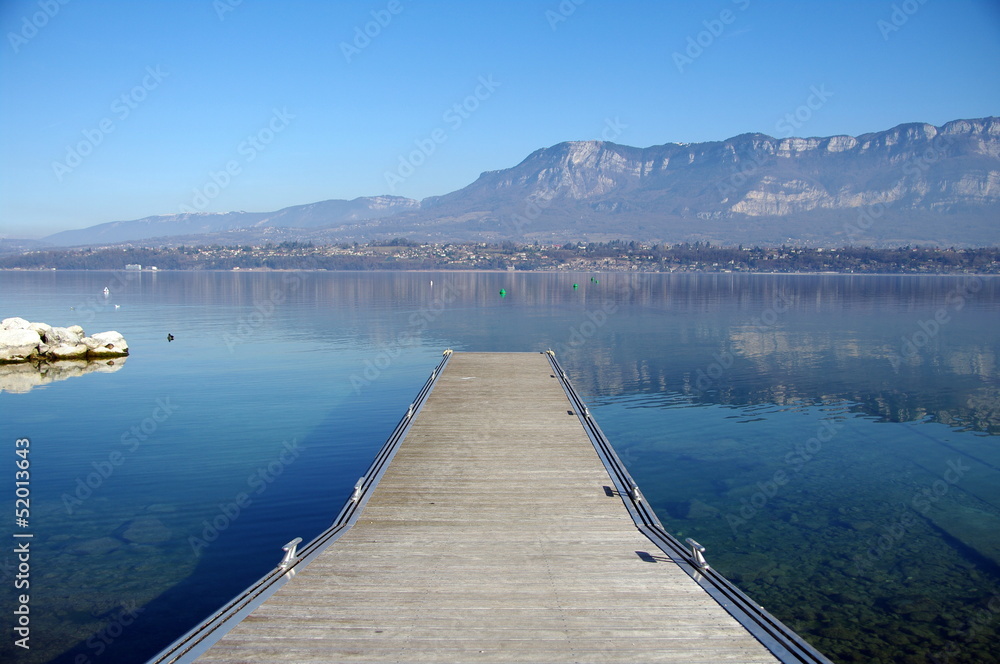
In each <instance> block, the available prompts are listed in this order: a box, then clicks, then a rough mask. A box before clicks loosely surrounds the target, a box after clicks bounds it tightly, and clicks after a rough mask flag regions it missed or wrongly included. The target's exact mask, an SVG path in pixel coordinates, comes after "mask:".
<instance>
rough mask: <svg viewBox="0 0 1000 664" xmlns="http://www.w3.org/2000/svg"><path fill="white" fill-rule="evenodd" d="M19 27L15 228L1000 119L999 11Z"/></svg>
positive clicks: (254, 17)
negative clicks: (753, 137) (615, 153)
mask: <svg viewBox="0 0 1000 664" xmlns="http://www.w3.org/2000/svg"><path fill="white" fill-rule="evenodd" d="M366 32H367V34H366ZM0 33H2V35H3V37H4V39H3V43H2V44H0V237H41V236H44V235H47V234H49V233H53V232H56V231H59V230H64V229H69V228H81V227H84V226H90V225H93V224H98V223H103V222H106V221H116V220H126V219H136V218H140V217H144V216H149V215H153V214H169V213H175V212H180V211H191V210H194V211H206V212H217V211H226V210H252V211H268V210H276V209H280V208H282V207H286V206H289V205H297V204H302V203H311V202H315V201H320V200H326V199H331V198H345V199H351V198H355V197H358V196H371V195H378V194H390V193H391V194H396V195H400V196H408V197H411V198H417V199H420V198H424V197H427V196H433V195H440V194H444V193H447V192H449V191H453V190H455V189H458V188H461V187H463V186H465V185H467V184H469V183H470V182H472V181H474V180H475V179H476V178H477V177H478V176H479V174H480V173H481V172H483V171H486V170H494V169H501V168H508V167H511V166H514V165H516V164H517V163H518V162H520V161H521V160H522V159H523V158H524V157H526V156H527V155H528V154H530V153H531V152H532V151H534V150H536V149H538V148H541V147H547V146H550V145H554V144H556V143H559V142H561V141H568V140H586V139H602V138H603V139H611V140H613V141H615V142H617V143H623V144H627V145H635V146H641V147H645V146H649V145H659V144H663V143H668V142H697V141H707V140H721V139H725V138H728V137H731V136H734V135H737V134H741V133H745V132H763V133H767V134H770V135H772V136H786V135H791V134H794V135H797V136H828V135H834V134H852V135H857V134H860V133H864V132H869V131H878V130H882V129H887V128H889V127H892V126H895V125H897V124H900V123H903V122H929V123H932V124H936V125H940V124H943V123H944V122H947V121H949V120H953V119H958V118H972V117H983V116H987V115H998V114H1000V75H998V63H1000V3H998V2H997V1H996V0H948V1H945V0H923V1H921V0H904V1H899V0H895V1H891V0H890V1H885V2H883V1H879V0H865V1H860V0H838V1H836V2H834V1H829V2H828V1H818V0H817V1H809V2H802V1H798V2H793V1H791V0H774V1H771V2H766V1H765V0H710V1H704V2H672V1H663V2H652V1H648V2H630V1H628V0H624V1H623V0H615V1H612V0H507V1H505V2H500V1H482V2H477V1H466V2H443V1H435V0H372V1H367V0H365V1H353V0H351V1H343V2H319V1H315V2H308V1H304V0H298V1H296V0H291V1H282V2H278V1H277V0H273V1H267V0H173V1H169V2H168V1H167V0H159V1H152V0H134V1H130V2H124V1H120V2H109V1H103V0H90V1H84V0H30V1H28V0H24V1H22V0H3V1H2V2H0Z"/></svg>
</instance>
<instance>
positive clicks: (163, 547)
mask: <svg viewBox="0 0 1000 664" xmlns="http://www.w3.org/2000/svg"><path fill="white" fill-rule="evenodd" d="M432 281H433V286H432V285H431V282H432ZM574 283H576V284H577V285H578V288H576V289H574V288H573V287H572V286H573V284H574ZM997 283H998V282H997V281H996V280H995V279H989V278H976V277H895V276H886V277H870V276H865V277H854V276H835V275H829V276H827V275H824V276H800V275H781V276H766V275H757V276H751V275H683V276H681V275H623V274H612V275H589V274H521V273H410V274H404V273H323V272H311V273H310V272H303V273H279V272H275V273H229V272H224V273H223V272H200V273H198V272H192V273H169V272H162V273H157V274H153V273H148V272H147V273H142V274H130V273H101V272H33V273H22V272H6V273H0V293H2V295H0V305H2V307H0V317H8V316H15V315H16V316H21V317H23V318H28V319H30V320H33V321H44V322H47V323H50V324H53V325H71V324H75V323H78V324H80V325H82V326H83V327H84V329H85V330H86V331H87V332H88V333H92V332H98V331H105V330H110V329H115V330H118V331H119V332H121V333H123V334H124V335H125V337H126V339H127V340H128V342H129V345H130V347H131V355H130V357H129V358H128V360H127V363H125V365H124V366H122V367H121V368H120V369H119V370H117V371H115V372H113V373H87V374H85V375H78V376H71V377H68V378H66V379H65V380H60V381H58V382H51V383H47V384H45V385H43V386H41V387H36V388H34V389H32V390H30V391H28V392H22V393H12V392H3V393H0V411H2V424H0V441H7V442H6V443H4V445H6V446H7V449H8V455H9V457H10V460H11V462H12V463H13V461H14V460H15V456H14V454H15V443H14V441H15V440H16V439H18V438H23V437H28V438H30V440H31V472H32V475H31V491H32V504H31V525H30V528H28V529H27V530H29V531H30V532H31V534H33V535H34V537H33V540H32V545H31V546H32V556H31V579H30V580H31V588H30V590H31V609H32V623H31V626H32V631H31V645H32V648H31V650H30V651H27V652H25V651H20V650H19V649H15V648H14V647H13V646H12V645H11V644H10V642H5V643H2V644H0V656H2V657H3V658H4V660H5V661H10V660H13V661H24V662H29V661H30V662H45V661H52V660H55V661H74V660H75V659H76V658H77V657H83V658H84V659H83V660H81V661H102V660H103V661H115V662H141V661H145V659H146V658H148V657H149V656H151V655H152V654H154V653H155V652H156V651H157V650H159V649H160V648H161V647H163V646H164V645H166V644H167V643H169V641H171V640H172V639H173V638H176V637H177V636H179V635H180V634H181V633H183V632H184V631H185V630H186V629H188V628H189V627H191V626H193V625H194V624H195V623H196V622H197V621H198V620H199V619H200V618H202V617H203V616H204V615H206V614H207V613H209V612H211V611H212V610H213V609H214V608H216V607H217V606H218V605H220V604H221V603H222V602H224V601H225V600H226V599H228V598H229V597H231V596H232V595H234V594H236V593H237V592H239V591H240V590H242V589H243V588H244V587H245V586H246V585H248V584H249V583H250V582H252V581H253V580H254V579H256V578H257V577H259V576H260V575H261V574H263V573H264V572H266V571H267V570H268V569H270V568H271V567H273V566H274V565H275V564H276V563H277V561H278V560H279V559H280V555H281V551H280V547H281V545H282V544H284V543H285V542H287V541H289V540H291V539H292V538H294V537H299V536H301V537H303V538H305V539H306V540H308V539H310V538H311V537H312V536H314V535H316V534H317V533H318V532H320V531H321V530H322V529H323V528H324V527H325V526H326V525H328V524H329V522H330V521H331V520H332V519H333V518H334V517H335V516H336V514H337V512H338V511H339V509H340V507H341V506H342V505H343V502H344V500H345V499H346V498H347V496H348V495H349V493H350V491H351V487H352V486H353V484H354V482H355V481H356V479H357V477H358V476H360V475H361V474H362V473H363V472H364V470H365V468H366V467H367V466H368V464H369V463H370V461H371V459H372V457H373V456H374V454H375V452H376V451H377V449H378V447H379V446H380V445H381V444H382V442H383V441H384V439H385V437H386V436H387V435H388V433H389V432H390V431H391V430H392V428H393V426H394V425H395V423H396V421H397V420H398V418H399V417H400V415H402V413H403V412H404V411H405V408H406V406H407V404H409V403H410V401H411V400H412V398H413V396H414V395H415V394H416V392H417V390H418V389H419V386H420V385H421V384H422V382H423V381H424V379H425V378H426V376H427V374H428V373H429V372H430V370H431V369H432V368H433V367H434V366H435V365H436V363H437V361H438V359H439V358H440V352H441V350H442V349H444V348H449V347H450V348H454V349H456V350H486V351H524V350H543V349H545V348H550V347H551V348H554V349H556V351H557V353H558V354H559V357H560V360H561V362H562V363H563V365H564V366H565V367H566V369H567V371H568V373H569V375H570V377H571V379H572V380H573V381H574V384H575V385H576V387H577V389H578V390H579V391H580V392H581V394H583V395H584V398H585V399H586V400H588V401H589V403H590V404H591V406H592V409H593V411H594V413H595V415H596V417H597V419H598V421H599V422H600V424H601V426H602V428H603V429H604V431H605V432H606V433H607V434H608V437H609V438H610V439H611V440H612V442H613V443H614V444H615V447H616V449H617V450H618V451H619V454H620V455H621V457H622V458H623V460H624V461H625V463H626V464H627V465H628V467H629V469H630V471H631V472H632V474H633V475H634V476H635V478H636V480H637V481H638V482H639V484H640V486H641V487H642V489H643V493H644V494H645V495H646V496H647V497H648V498H649V499H650V501H651V503H652V504H653V506H654V507H655V509H656V511H657V513H658V514H659V515H660V516H661V518H662V520H663V522H664V524H665V526H666V527H667V529H668V530H670V531H671V532H673V533H674V534H675V535H678V536H682V537H685V536H691V537H694V538H695V539H697V540H698V541H699V542H701V543H702V544H704V545H706V546H707V547H708V553H707V555H708V559H709V562H710V563H712V564H713V565H714V566H715V567H716V568H718V569H719V570H721V571H723V572H724V573H725V574H727V575H728V576H729V577H730V578H732V579H733V580H734V581H736V582H737V583H738V584H739V585H740V586H741V587H742V588H743V589H744V590H745V591H746V592H748V594H750V595H751V597H753V598H754V599H755V600H757V601H758V602H760V603H761V604H763V605H764V606H766V607H767V608H768V609H769V610H770V611H772V612H773V613H775V614H776V615H777V616H778V617H779V618H781V619H782V620H785V621H786V622H787V623H788V624H789V625H791V626H792V627H794V628H795V629H797V630H799V631H800V633H802V634H803V635H804V636H806V637H807V638H808V639H809V640H810V641H811V642H813V643H814V644H815V645H816V646H817V647H819V648H820V649H821V650H822V651H823V652H825V653H827V654H828V655H829V656H831V658H833V659H834V660H835V661H845V662H846V661H858V662H861V661H864V662H877V661H884V662H899V661H914V662H916V661H921V662H922V661H928V657H929V656H931V655H937V656H938V657H939V658H940V659H943V660H945V661H954V662H963V661H964V662H985V661H996V655H994V654H993V653H992V652H991V650H990V647H991V641H992V639H994V638H995V636H996V634H997V631H998V625H1000V567H998V564H1000V527H998V526H1000V482H998V481H997V480H998V471H1000V447H998V446H997V433H998V432H1000V380H998V376H997V365H996V358H997V351H998V347H1000V338H998V335H997V333H996V330H997V323H998V322H1000V293H998V292H997ZM105 285H108V286H109V288H110V290H111V294H110V296H109V297H108V298H107V299H105V298H104V297H103V295H102V294H101V291H102V289H103V288H104V286H105ZM501 288H503V289H505V291H506V296H505V297H500V295H499V290H500V289H501ZM115 304H118V305H119V308H115V306H114V305H115ZM168 332H170V333H172V334H173V335H174V336H175V340H174V341H173V342H168V341H167V340H166V335H167V333H168ZM2 384H3V383H2V376H0V385H2ZM0 449H2V448H0ZM4 493H5V496H4V500H5V501H6V502H8V503H9V509H10V510H13V509H14V506H13V502H14V500H13V498H14V495H13V494H14V485H13V478H12V477H11V480H10V481H9V488H8V490H7V491H5V492H4ZM10 530H11V534H13V532H14V531H15V530H18V529H17V528H16V527H14V526H11V527H10ZM5 556H6V557H5V558H0V564H3V570H2V571H0V576H3V577H4V579H3V585H4V586H6V587H7V588H8V591H7V592H5V593H4V594H3V598H4V601H5V602H6V603H5V605H4V607H3V611H4V615H7V616H10V615H11V613H10V611H13V610H14V608H15V606H14V603H13V600H14V599H15V598H14V595H15V591H14V588H13V580H14V579H13V576H14V575H13V574H12V570H14V569H15V568H14V567H13V565H14V564H15V562H16V561H15V556H14V554H13V553H8V554H5ZM8 607H9V609H8Z"/></svg>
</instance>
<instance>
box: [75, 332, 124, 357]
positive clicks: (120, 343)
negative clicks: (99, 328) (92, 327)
mask: <svg viewBox="0 0 1000 664" xmlns="http://www.w3.org/2000/svg"><path fill="white" fill-rule="evenodd" d="M83 342H84V343H85V344H86V345H87V349H88V350H87V356H88V357H119V356H121V355H128V343H126V341H125V337H123V336H122V335H121V334H119V333H118V332H115V331H114V330H111V331H109V332H98V333H97V334H95V335H93V336H90V337H85V338H84V340H83Z"/></svg>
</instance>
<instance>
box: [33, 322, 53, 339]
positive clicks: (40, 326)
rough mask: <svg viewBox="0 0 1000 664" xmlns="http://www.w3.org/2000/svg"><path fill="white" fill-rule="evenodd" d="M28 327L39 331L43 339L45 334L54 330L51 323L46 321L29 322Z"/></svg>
mask: <svg viewBox="0 0 1000 664" xmlns="http://www.w3.org/2000/svg"><path fill="white" fill-rule="evenodd" d="M28 329H29V330H34V331H35V332H37V333H38V336H39V337H41V338H42V339H44V338H45V335H46V334H48V333H49V332H51V331H52V326H51V325H47V324H45V323H29V324H28Z"/></svg>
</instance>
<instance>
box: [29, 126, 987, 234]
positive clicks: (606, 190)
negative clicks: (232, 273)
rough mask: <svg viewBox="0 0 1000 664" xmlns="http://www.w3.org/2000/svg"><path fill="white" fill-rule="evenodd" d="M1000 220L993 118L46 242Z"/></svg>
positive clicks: (757, 230) (915, 226)
mask: <svg viewBox="0 0 1000 664" xmlns="http://www.w3.org/2000/svg"><path fill="white" fill-rule="evenodd" d="M998 220H1000V118H997V117H994V116H990V117H986V118H979V119H959V120H952V121H950V122H947V123H945V124H943V125H941V126H940V127H936V126H934V125H930V124H927V123H921V122H910V123H903V124H900V125H897V126H895V127H893V128H891V129H887V130H884V131H879V132H869V133H865V134H861V135H859V136H848V135H835V136H825V137H807V138H801V137H787V138H775V137H773V136H768V135H767V134H762V133H755V132H749V133H744V134H740V135H738V136H734V137H732V138H728V139H725V140H721V141H707V142H702V143H665V144H662V145H656V146H649V147H645V148H640V147H634V146H628V145H622V144H618V143H612V142H608V141H565V142H562V143H557V144H555V145H553V146H549V147H544V148H539V149H537V150H535V151H533V152H531V153H530V154H529V155H528V156H527V157H525V158H524V159H523V160H522V161H521V162H520V163H518V164H517V165H515V166H513V167H510V168H505V169H497V170H489V171H484V172H483V173H482V174H480V176H479V177H478V178H477V179H476V180H475V181H473V182H471V183H470V184H469V185H467V186H465V187H463V188H461V189H458V190H456V191H453V192H449V193H446V194H443V195H441V196H431V197H428V198H425V199H423V200H422V201H415V200H413V199H408V198H402V197H398V196H371V197H361V198H356V199H353V200H351V201H342V200H336V199H334V200H328V201H320V202H317V203H309V204H304V205H296V206H290V207H287V208H283V209H281V210H277V211H274V212H228V213H194V214H179V215H158V216H154V217H146V218H143V219H139V220H133V221H121V222H109V223H107V224H99V225H97V226H92V227H89V228H85V229H79V230H74V231H63V232H61V233H56V234H54V235H51V236H49V237H47V238H45V240H46V241H47V242H50V243H52V244H59V245H62V246H66V245H70V244H76V245H84V244H95V243H109V242H112V241H115V242H128V241H140V240H144V239H148V238H151V237H158V238H169V237H170V236H174V235H184V236H185V237H188V238H190V237H192V236H197V235H201V234H211V235H213V236H218V234H220V233H228V232H239V233H240V234H241V235H243V236H247V237H255V234H256V235H259V236H265V235H267V234H268V233H269V232H270V233H272V234H273V233H275V232H279V231H280V234H281V235H282V236H287V237H293V238H294V239H309V240H314V241H320V242H337V241H369V240H372V239H377V238H385V237H393V236H399V235H405V236H408V237H411V238H413V239H418V240H422V241H442V242H443V241H480V240H486V241H498V240H517V241H533V240H536V241H543V242H565V241H576V240H584V241H586V240H592V241H600V240H607V239H614V238H621V239H635V240H644V241H659V242H668V243H669V242H681V241H697V240H703V241H705V240H707V241H711V242H713V243H714V244H731V245H736V244H739V243H742V244H772V245H773V244H784V243H792V244H801V245H805V246H809V245H838V244H839V245H845V244H857V243H868V244H872V245H873V246H877V245H891V244H893V243H895V244H897V245H902V244H914V243H916V244H928V245H941V246H948V245H956V246H959V245H965V246H974V245H979V246H984V245H986V244H1000V224H998V223H997V221H998ZM155 230H167V231H169V232H166V233H162V232H154V231H155ZM151 233H152V234H151ZM144 234H145V235H144Z"/></svg>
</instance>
